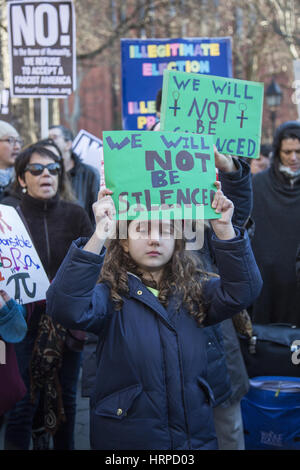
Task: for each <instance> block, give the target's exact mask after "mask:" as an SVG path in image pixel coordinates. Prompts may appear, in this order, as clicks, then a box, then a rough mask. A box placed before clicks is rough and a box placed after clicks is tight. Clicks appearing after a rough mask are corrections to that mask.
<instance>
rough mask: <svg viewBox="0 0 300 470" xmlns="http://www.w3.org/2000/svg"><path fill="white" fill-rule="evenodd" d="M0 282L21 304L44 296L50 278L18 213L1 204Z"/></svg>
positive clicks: (41, 298)
mask: <svg viewBox="0 0 300 470" xmlns="http://www.w3.org/2000/svg"><path fill="white" fill-rule="evenodd" d="M0 286H1V289H4V290H5V291H6V292H7V293H8V294H9V295H10V297H12V298H13V299H15V300H17V301H18V302H19V303H21V304H27V303H29V302H36V301H38V300H43V299H45V298H46V291H47V289H48V287H49V280H48V277H47V275H46V273H45V270H44V268H43V266H42V263H41V260H40V258H39V256H38V254H37V252H36V250H35V248H34V246H33V243H32V241H31V239H30V236H29V235H28V232H27V230H26V228H25V227H24V224H23V222H22V220H21V218H20V217H19V214H18V213H17V211H16V210H15V209H14V208H13V207H9V206H5V205H3V204H0Z"/></svg>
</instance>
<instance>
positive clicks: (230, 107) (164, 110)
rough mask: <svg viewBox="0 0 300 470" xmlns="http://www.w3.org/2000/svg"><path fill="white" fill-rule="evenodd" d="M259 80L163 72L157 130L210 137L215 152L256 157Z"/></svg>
mask: <svg viewBox="0 0 300 470" xmlns="http://www.w3.org/2000/svg"><path fill="white" fill-rule="evenodd" d="M263 95H264V88H263V83H258V82H249V81H244V80H237V79H233V78H224V77H216V76H212V75H201V74H195V73H186V72H173V71H165V72H164V78H163V89H162V105H161V130H163V131H174V132H194V133H197V134H208V135H211V136H213V141H214V144H215V145H216V147H217V149H218V150H219V152H221V153H224V154H231V155H237V156H241V157H248V158H258V157H259V150H260V139H261V124H262V109H263Z"/></svg>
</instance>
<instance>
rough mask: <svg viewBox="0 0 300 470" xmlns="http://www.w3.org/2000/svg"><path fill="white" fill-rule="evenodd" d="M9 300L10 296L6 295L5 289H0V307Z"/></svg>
mask: <svg viewBox="0 0 300 470" xmlns="http://www.w3.org/2000/svg"><path fill="white" fill-rule="evenodd" d="M9 300H10V296H9V295H8V293H7V292H6V291H5V290H3V289H0V308H2V307H3V305H4V304H5V303H7V302H8V301H9Z"/></svg>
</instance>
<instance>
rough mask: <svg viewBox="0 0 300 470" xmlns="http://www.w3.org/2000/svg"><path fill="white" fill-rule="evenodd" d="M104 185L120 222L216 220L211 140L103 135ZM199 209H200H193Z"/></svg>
mask: <svg viewBox="0 0 300 470" xmlns="http://www.w3.org/2000/svg"><path fill="white" fill-rule="evenodd" d="M103 153H104V169H105V182H106V187H107V188H109V189H111V190H112V191H113V192H114V193H113V196H112V197H113V200H114V203H115V206H116V209H117V219H118V220H124V219H127V220H133V219H136V218H140V219H141V220H151V219H155V218H158V219H197V218H199V219H200V218H202V219H203V218H205V219H216V218H219V214H216V213H215V211H214V210H213V209H212V208H211V198H212V197H213V194H214V192H215V191H216V187H215V185H214V182H215V180H216V169H215V160H214V152H213V141H212V137H211V136H206V135H203V136H200V135H195V134H187V133H176V132H151V131H141V132H137V131H109V132H103ZM197 208H198V210H197Z"/></svg>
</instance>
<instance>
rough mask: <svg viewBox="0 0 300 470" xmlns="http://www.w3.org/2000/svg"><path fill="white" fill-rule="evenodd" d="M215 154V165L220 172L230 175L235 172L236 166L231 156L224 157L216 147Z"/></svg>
mask: <svg viewBox="0 0 300 470" xmlns="http://www.w3.org/2000/svg"><path fill="white" fill-rule="evenodd" d="M214 154H215V165H216V168H218V170H220V171H223V173H230V172H231V171H235V170H236V168H235V165H234V163H233V159H232V156H231V155H223V154H222V153H219V152H218V149H217V147H216V146H215V145H214Z"/></svg>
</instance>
